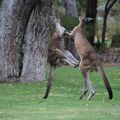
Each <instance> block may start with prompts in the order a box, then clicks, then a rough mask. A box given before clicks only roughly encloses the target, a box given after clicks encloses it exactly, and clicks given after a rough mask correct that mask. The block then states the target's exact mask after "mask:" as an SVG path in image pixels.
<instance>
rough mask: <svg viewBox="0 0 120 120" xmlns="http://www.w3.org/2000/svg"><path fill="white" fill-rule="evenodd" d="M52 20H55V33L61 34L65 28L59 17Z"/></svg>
mask: <svg viewBox="0 0 120 120" xmlns="http://www.w3.org/2000/svg"><path fill="white" fill-rule="evenodd" d="M54 22H55V29H56V33H57V34H58V35H63V34H64V32H65V30H66V29H65V28H64V27H63V26H61V24H60V19H59V18H55V19H54Z"/></svg>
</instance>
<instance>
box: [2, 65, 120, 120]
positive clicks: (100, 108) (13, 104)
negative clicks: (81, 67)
mask: <svg viewBox="0 0 120 120" xmlns="http://www.w3.org/2000/svg"><path fill="white" fill-rule="evenodd" d="M105 71H106V74H107V76H108V79H109V81H110V83H111V86H112V88H113V92H114V99H113V100H108V95H107V92H106V90H105V88H104V85H103V82H102V80H100V78H99V77H98V75H97V74H96V73H92V74H91V75H90V76H91V79H92V81H93V84H94V86H95V88H96V95H95V96H94V97H93V98H92V99H91V100H90V101H87V100H85V99H83V100H80V99H79V96H80V94H81V88H82V76H81V74H80V73H79V71H78V69H72V68H69V67H63V68H58V69H57V71H56V77H55V80H54V81H53V86H52V90H51V93H50V96H49V98H48V99H47V100H44V99H42V97H43V95H44V90H45V85H46V82H45V81H43V82H41V83H39V84H35V83H14V84H1V85H0V120H119V119H120V67H106V68H105Z"/></svg>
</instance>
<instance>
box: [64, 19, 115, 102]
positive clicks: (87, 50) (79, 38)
mask: <svg viewBox="0 0 120 120" xmlns="http://www.w3.org/2000/svg"><path fill="white" fill-rule="evenodd" d="M91 20H92V18H81V19H80V23H79V24H78V25H77V26H76V27H75V28H74V29H73V30H72V31H71V32H70V33H68V32H66V33H67V34H68V35H70V36H74V42H75V47H76V50H77V52H78V55H79V56H80V58H81V61H80V63H79V68H80V71H81V73H82V75H83V78H84V86H83V91H82V95H81V96H80V98H81V99H82V98H83V97H84V96H85V95H86V93H87V91H88V90H89V91H90V95H89V96H88V98H87V99H88V100H89V99H90V98H91V97H92V96H94V94H95V89H94V87H93V86H92V83H91V81H90V79H89V72H90V71H94V70H95V71H98V73H99V74H100V76H101V78H102V79H103V81H104V84H105V87H106V89H107V91H108V94H109V99H112V98H113V92H112V89H111V86H110V84H109V82H108V80H107V77H106V75H105V72H104V70H103V67H102V63H101V60H100V57H99V56H98V55H97V54H96V52H95V50H94V49H93V47H92V46H91V44H90V43H89V42H88V40H87V38H86V36H85V35H84V24H85V23H87V22H89V21H91Z"/></svg>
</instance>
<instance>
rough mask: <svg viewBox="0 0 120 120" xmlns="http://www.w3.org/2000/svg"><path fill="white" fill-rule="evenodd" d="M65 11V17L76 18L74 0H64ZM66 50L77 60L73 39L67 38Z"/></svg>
mask: <svg viewBox="0 0 120 120" xmlns="http://www.w3.org/2000/svg"><path fill="white" fill-rule="evenodd" d="M65 11H66V15H67V16H72V17H78V12H77V6H76V0H65ZM67 49H68V50H69V51H70V52H71V53H72V54H73V55H74V56H75V58H78V59H79V56H78V54H77V51H76V49H75V44H74V40H73V39H70V38H69V40H68V43H67Z"/></svg>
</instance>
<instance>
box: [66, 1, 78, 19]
mask: <svg viewBox="0 0 120 120" xmlns="http://www.w3.org/2000/svg"><path fill="white" fill-rule="evenodd" d="M65 10H66V15H67V16H74V17H78V13H77V6H76V0H65Z"/></svg>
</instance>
